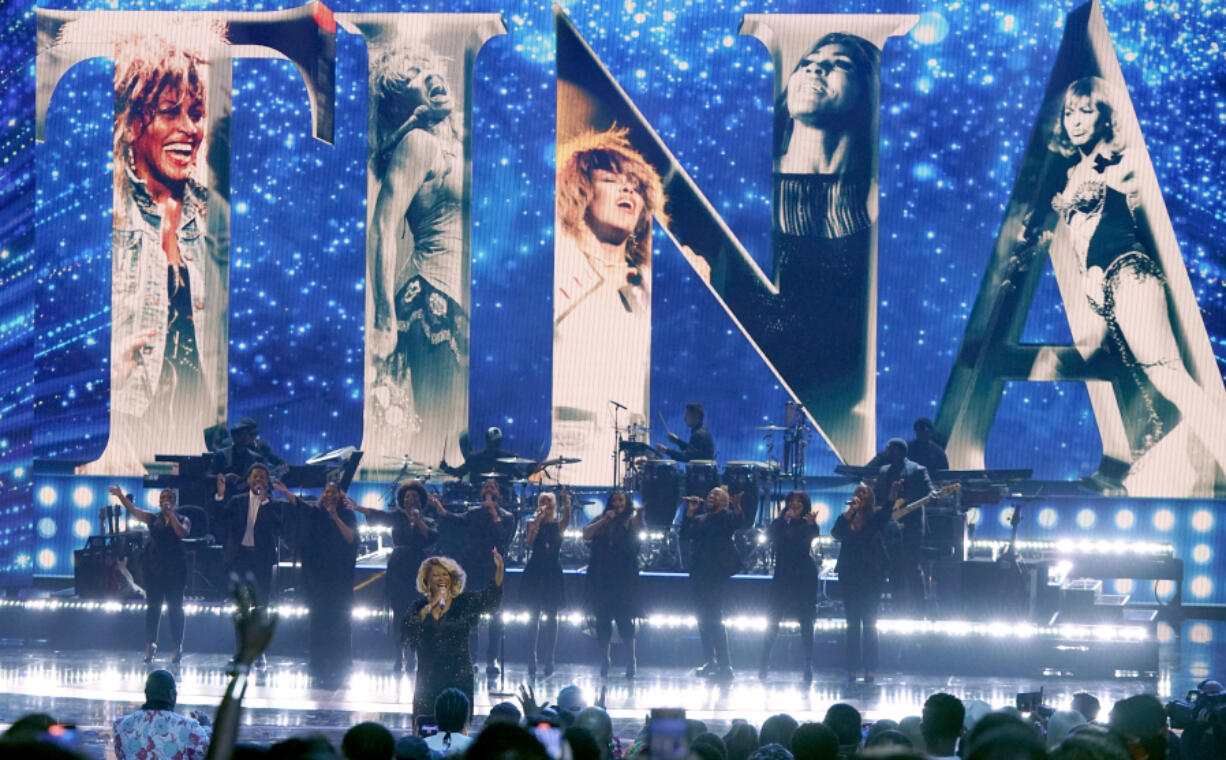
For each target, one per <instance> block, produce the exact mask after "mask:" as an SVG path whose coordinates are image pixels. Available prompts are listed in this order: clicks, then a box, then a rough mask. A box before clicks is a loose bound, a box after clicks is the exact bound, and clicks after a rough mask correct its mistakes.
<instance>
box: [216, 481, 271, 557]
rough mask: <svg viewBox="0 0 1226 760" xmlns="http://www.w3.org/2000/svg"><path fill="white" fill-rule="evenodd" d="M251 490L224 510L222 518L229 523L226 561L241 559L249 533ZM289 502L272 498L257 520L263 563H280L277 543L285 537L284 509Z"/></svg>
mask: <svg viewBox="0 0 1226 760" xmlns="http://www.w3.org/2000/svg"><path fill="white" fill-rule="evenodd" d="M249 494H250V492H249V491H243V492H242V493H240V494H238V495H237V496H231V497H230V498H229V499H228V500H227V501H226V505H225V507H224V508H223V510H222V514H221V519H222V521H223V522H224V523H225V537H226V539H225V540H226V548H225V561H226V562H227V563H229V562H232V561H233V560H234V558H235V557H236V556H238V550H239V547H240V546H241V545H242V542H243V534H244V533H245V532H246V531H247V509H248V506H249ZM284 508H285V502H282V501H277V500H275V499H271V498H270V499H269V500H268V501H266V502H264V504H263V505H261V506H260V511H259V513H258V514H257V515H256V518H255V530H254V531H253V533H254V535H255V556H256V561H257V562H259V563H260V564H268V565H274V564H276V562H277V543H278V541H279V540H280V536H281V520H282V510H283V509H284Z"/></svg>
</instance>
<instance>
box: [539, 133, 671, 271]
mask: <svg viewBox="0 0 1226 760" xmlns="http://www.w3.org/2000/svg"><path fill="white" fill-rule="evenodd" d="M629 132H630V130H629V129H626V128H624V127H623V128H618V127H617V125H614V126H613V127H612V128H610V129H608V130H606V131H604V132H594V131H589V132H584V133H583V134H580V135H578V136H576V137H573V138H571V139H570V140H567V141H566V142H565V143H563V144H562V145H559V146H558V172H557V208H556V213H557V218H558V224H559V225H560V226H561V228H562V231H563V232H565V233H566V234H567V235H570V236H571V237H573V238H575V239H576V240H582V239H583V237H584V233H585V230H587V209H588V206H589V205H590V204H591V202H592V196H593V195H594V194H595V193H594V191H593V190H592V174H593V173H594V172H596V171H608V172H613V173H615V174H621V175H624V176H625V177H627V178H628V179H630V181H631V182H633V183H634V186H635V189H636V190H638V192H639V194H640V195H642V196H643V210H642V212H641V213H640V215H639V219H638V222H637V223H636V224H635V225H634V231H633V232H632V233H631V235H630V239H629V240H627V241H626V242H627V245H626V257H627V259H629V261H630V263H631V264H633V265H634V266H637V267H641V268H647V267H649V266H651V219H652V217H653V216H656V217H659V219H660V223H661V224H667V223H668V214H667V213H665V211H664V204H665V198H664V186H663V184H661V182H660V175H659V173H658V172H656V170H655V167H653V166H652V165H651V164H649V163H647V160H646V159H644V158H643V156H642V154H641V153H639V152H638V151H637V150H635V149H634V146H633V145H631V144H630V140H629V139H627V137H626V135H628V134H629Z"/></svg>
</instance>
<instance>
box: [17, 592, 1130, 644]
mask: <svg viewBox="0 0 1226 760" xmlns="http://www.w3.org/2000/svg"><path fill="white" fill-rule="evenodd" d="M6 608H7V609H24V610H29V611H37V612H60V611H84V612H95V613H97V612H102V613H107V614H119V613H127V614H132V615H135V614H144V612H145V603H144V602H121V601H118V600H105V601H77V600H60V599H0V609H6ZM274 609H276V611H277V614H279V615H280V616H281V617H282V618H287V619H295V618H304V617H306V616H307V615H308V614H310V610H309V609H308V608H307V607H305V606H303V605H298V604H278V605H274ZM183 612H184V614H186V615H187V616H189V617H194V616H209V615H211V616H215V617H216V616H223V615H224V616H228V615H233V614H234V605H233V604H229V603H226V604H223V603H220V602H188V603H186V604H184V605H183ZM389 614H390V613H388V612H387V611H386V610H383V609H380V608H376V607H366V606H355V607H354V608H353V619H354V621H356V622H359V623H361V622H366V621H369V620H379V619H384V618H386V617H387V616H388V615H389ZM499 614H500V615H501V616H502V620H503V622H505V623H507V624H509V625H527V624H528V623H529V622H531V620H532V614H531V613H530V612H528V611H526V610H521V611H513V610H507V611H504V612H501V613H499ZM547 617H548V616H547V615H542V619H545V618H547ZM558 621H559V622H560V623H566V624H568V625H570V626H573V627H575V628H581V627H583V626H585V625H587V622H588V617H587V616H586V615H584V614H583V613H581V612H577V611H574V610H572V611H570V612H565V613H560V614H559V615H558ZM640 622H641V623H642V624H644V625H646V626H647V627H649V628H659V629H667V630H682V631H692V630H697V628H698V619H697V618H695V617H694V616H693V615H659V614H651V615H646V616H644V617H643V618H642V619H641V621H640ZM724 624H725V625H726V626H728V627H729V628H731V629H732V630H733V631H737V632H765V631H766V628H767V624H768V620H767V618H766V617H765V616H761V615H734V616H731V617H728V618H725V619H724ZM781 627H782V628H783V629H785V630H789V631H799V630H800V625H799V623H796V622H795V621H784V622H783V623H782V625H781ZM815 627H816V629H817V630H818V631H820V632H827V633H829V632H841V631H843V630H846V628H847V623H846V621H844V620H841V619H833V618H823V619H819V620H817V621H815ZM877 628H878V630H879V631H880V632H881V633H883V634H886V635H890V634H893V635H899V636H949V637H966V636H975V637H979V638H993V639H1018V640H1024V639H1034V638H1044V639H1053V640H1059V641H1124V642H1143V641H1149V640H1150V639H1151V638H1152V637H1151V634H1150V631H1149V630H1148V628H1146V627H1145V626H1140V625H1075V624H1062V625H1035V624H1034V623H1028V622H1009V621H987V622H977V621H969V620H911V619H903V618H899V619H881V620H878V621H877Z"/></svg>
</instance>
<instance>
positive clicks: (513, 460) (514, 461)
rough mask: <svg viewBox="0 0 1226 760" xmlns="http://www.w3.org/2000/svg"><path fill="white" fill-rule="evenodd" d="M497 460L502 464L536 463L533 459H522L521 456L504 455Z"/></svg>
mask: <svg viewBox="0 0 1226 760" xmlns="http://www.w3.org/2000/svg"><path fill="white" fill-rule="evenodd" d="M498 461H499V462H501V463H502V464H536V460H535V459H524V458H523V457H506V458H503V459H499V460H498Z"/></svg>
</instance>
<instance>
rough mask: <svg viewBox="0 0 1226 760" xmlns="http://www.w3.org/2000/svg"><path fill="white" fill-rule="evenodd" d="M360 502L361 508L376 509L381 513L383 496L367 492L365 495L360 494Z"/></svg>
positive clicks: (374, 492)
mask: <svg viewBox="0 0 1226 760" xmlns="http://www.w3.org/2000/svg"><path fill="white" fill-rule="evenodd" d="M360 502H361V504H362V506H363V507H366V508H367V509H377V510H380V511H382V509H383V494H381V493H379V492H378V491H367V492H366V493H364V494H362V498H361V500H360Z"/></svg>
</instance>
